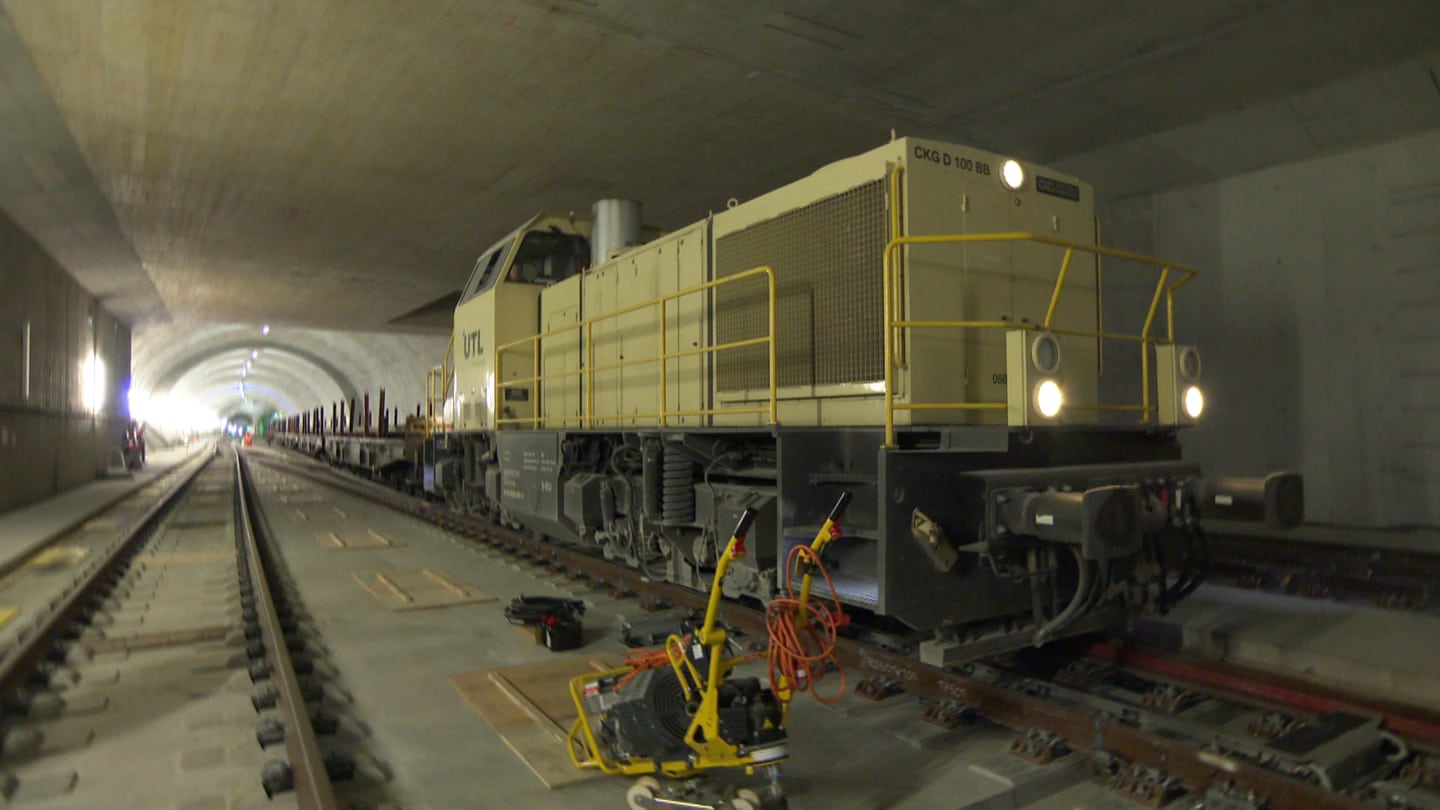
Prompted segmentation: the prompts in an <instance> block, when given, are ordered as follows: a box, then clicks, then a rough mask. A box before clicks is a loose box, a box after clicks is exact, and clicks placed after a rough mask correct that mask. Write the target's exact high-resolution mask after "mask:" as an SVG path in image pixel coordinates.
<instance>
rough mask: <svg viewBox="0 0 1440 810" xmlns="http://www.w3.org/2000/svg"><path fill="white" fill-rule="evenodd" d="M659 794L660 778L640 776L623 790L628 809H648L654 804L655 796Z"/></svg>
mask: <svg viewBox="0 0 1440 810" xmlns="http://www.w3.org/2000/svg"><path fill="white" fill-rule="evenodd" d="M659 795H660V780H658V779H656V778H654V777H652V776H642V777H640V778H639V779H636V780H635V784H633V785H631V786H630V789H629V790H627V791H625V803H626V804H627V805H629V806H630V810H650V808H653V807H654V806H655V797H657V796H659Z"/></svg>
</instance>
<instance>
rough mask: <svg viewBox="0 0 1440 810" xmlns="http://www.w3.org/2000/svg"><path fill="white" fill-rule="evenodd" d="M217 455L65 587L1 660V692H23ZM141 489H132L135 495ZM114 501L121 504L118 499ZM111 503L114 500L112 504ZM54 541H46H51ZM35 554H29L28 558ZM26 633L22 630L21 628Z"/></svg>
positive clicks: (195, 465)
mask: <svg viewBox="0 0 1440 810" xmlns="http://www.w3.org/2000/svg"><path fill="white" fill-rule="evenodd" d="M214 458H215V456H214V454H211V455H210V457H209V458H205V459H202V460H199V461H195V462H192V463H191V464H192V466H191V467H190V468H189V469H188V470H185V471H183V472H181V473H180V477H179V479H178V480H177V481H176V482H175V483H174V484H173V485H172V486H171V487H170V488H169V489H167V490H166V491H165V492H164V493H163V494H162V495H161V496H160V498H159V499H158V500H157V501H156V502H155V503H154V504H153V505H151V507H150V508H149V509H147V510H145V513H144V514H143V515H141V516H140V519H139V520H137V521H135V522H134V523H133V524H132V525H131V526H130V527H129V528H128V529H127V530H125V533H124V535H123V536H122V537H121V538H120V540H119V541H117V542H115V543H113V544H112V545H111V546H110V548H109V549H108V550H106V551H105V552H104V554H103V556H102V557H101V558H100V561H99V562H98V563H95V564H94V565H93V566H92V567H91V568H90V572H89V573H88V574H85V575H83V576H81V577H80V578H79V579H78V580H76V581H75V582H72V583H71V584H70V585H69V586H67V587H66V589H65V591H64V595H63V596H61V598H60V600H59V601H58V602H56V603H52V605H53V607H52V608H51V610H50V612H49V613H47V614H45V617H44V618H43V619H42V620H41V621H40V623H39V625H38V627H36V628H35V630H34V631H33V632H31V633H29V634H28V635H27V636H26V637H25V638H24V640H23V641H21V642H20V644H19V645H17V646H15V647H12V648H10V649H9V650H7V651H6V652H5V653H4V657H3V659H0V695H11V694H14V693H16V692H17V691H20V690H21V689H23V687H24V686H25V682H26V680H27V678H28V677H29V675H30V673H31V672H32V671H33V670H34V669H35V667H36V666H37V665H39V664H40V663H41V662H43V661H44V660H45V659H46V658H47V657H49V655H50V653H51V651H52V648H53V646H54V643H55V642H56V641H58V640H59V639H60V638H61V637H62V636H63V635H64V633H65V632H66V630H68V629H69V628H70V626H71V625H72V624H73V623H74V622H75V619H76V617H77V616H79V615H80V614H81V613H82V612H83V611H84V610H85V608H86V607H87V606H88V605H89V604H90V602H91V600H92V599H93V598H94V596H95V594H96V592H97V591H99V589H100V588H101V586H102V585H104V584H105V583H106V581H107V580H108V579H109V578H110V576H111V575H112V574H114V573H115V572H117V571H119V570H120V569H121V568H122V567H123V566H124V565H125V564H126V563H127V562H128V561H129V559H130V556H131V554H130V552H132V551H134V550H135V549H136V547H137V546H138V545H139V544H140V542H141V541H142V540H144V539H145V538H146V537H147V536H148V535H149V532H150V531H151V530H152V529H153V528H154V527H155V526H156V525H157V524H158V523H159V521H160V518H161V517H163V516H164V515H165V514H166V513H167V512H168V511H169V509H170V507H171V506H172V505H174V503H175V502H176V501H177V500H178V499H179V496H180V495H181V494H182V493H183V492H184V491H185V490H186V488H187V487H188V486H189V485H190V483H191V482H192V481H194V480H195V478H196V476H198V475H199V474H200V471H201V470H203V469H205V468H206V467H208V466H209V465H210V462H211V461H213V460H214ZM136 492H138V490H131V491H130V494H131V495H134V494H135V493H136ZM115 503H119V500H118V499H117V500H116V501H115ZM111 505H112V506H113V505H114V503H112V504H111ZM52 542H54V541H53V540H50V541H47V543H46V544H47V545H48V544H49V543H52ZM30 556H33V555H26V558H27V559H28V558H29V557H30ZM22 632H23V631H22Z"/></svg>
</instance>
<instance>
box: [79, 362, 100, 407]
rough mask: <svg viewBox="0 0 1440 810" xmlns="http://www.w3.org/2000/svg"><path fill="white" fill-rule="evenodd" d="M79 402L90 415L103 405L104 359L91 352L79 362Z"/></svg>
mask: <svg viewBox="0 0 1440 810" xmlns="http://www.w3.org/2000/svg"><path fill="white" fill-rule="evenodd" d="M80 402H81V404H83V405H84V406H85V410H87V411H89V412H90V413H91V414H92V415H93V414H98V413H100V409H101V408H103V407H104V406H105V361H104V360H101V359H100V358H99V357H97V356H95V355H93V354H92V355H90V356H89V357H87V358H85V362H83V363H81V364H80Z"/></svg>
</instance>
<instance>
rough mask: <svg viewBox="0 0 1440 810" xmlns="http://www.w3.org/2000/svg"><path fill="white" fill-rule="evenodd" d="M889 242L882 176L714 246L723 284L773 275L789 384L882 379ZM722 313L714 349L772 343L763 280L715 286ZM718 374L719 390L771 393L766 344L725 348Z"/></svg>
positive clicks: (783, 381)
mask: <svg viewBox="0 0 1440 810" xmlns="http://www.w3.org/2000/svg"><path fill="white" fill-rule="evenodd" d="M886 236H887V226H886V218H885V184H884V181H883V180H875V181H873V182H870V183H866V184H865V185H862V186H857V187H855V188H853V189H850V190H849V191H845V192H842V193H840V194H836V195H835V196H833V197H827V198H825V199H823V200H819V201H816V202H814V203H811V204H810V205H807V206H805V207H803V208H797V209H795V210H793V211H789V212H787V213H785V214H782V215H780V216H778V217H775V218H774V219H769V220H766V221H764V222H760V223H756V224H755V225H752V226H750V227H749V228H746V229H744V230H742V231H737V232H735V233H732V234H728V235H726V236H723V237H721V238H720V239H718V240H716V243H715V275H716V277H717V278H724V277H726V276H730V275H734V274H736V273H740V272H743V271H745V270H749V269H750V268H752V267H758V266H760V265H769V266H770V267H773V268H774V269H775V287H776V291H775V297H776V333H777V335H778V341H777V355H778V358H777V359H778V363H779V366H780V368H779V384H780V386H781V387H786V386H795V385H829V384H834V383H861V382H873V381H875V380H880V379H883V378H884V376H885V370H884V367H883V363H882V361H883V356H882V355H883V352H884V323H883V321H882V318H881V314H882V313H881V308H882V305H883V297H884V290H883V289H882V285H881V260H882V259H883V256H884V251H885V242H886ZM715 310H716V315H715V342H716V343H721V344H723V343H730V342H733V341H738V340H748V339H750V338H757V337H764V335H765V330H766V317H765V315H766V311H765V285H764V284H763V282H762V281H761V280H758V279H757V280H755V281H754V282H750V281H741V282H736V283H735V284H730V285H724V286H721V287H717V288H716V290H715ZM715 369H716V371H715V373H716V388H717V390H720V391H736V390H743V389H757V388H764V387H765V386H766V380H767V379H768V374H769V371H768V363H767V361H766V353H765V346H763V345H760V346H750V347H746V348H743V349H732V350H728V351H723V352H719V353H718V354H717V355H716V360H715Z"/></svg>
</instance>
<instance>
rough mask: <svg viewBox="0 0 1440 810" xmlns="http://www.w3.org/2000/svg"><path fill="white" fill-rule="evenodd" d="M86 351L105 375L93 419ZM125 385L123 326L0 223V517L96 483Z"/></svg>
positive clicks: (10, 224) (119, 418)
mask: <svg viewBox="0 0 1440 810" xmlns="http://www.w3.org/2000/svg"><path fill="white" fill-rule="evenodd" d="M27 324H28V325H29V333H30V345H29V355H30V356H29V367H30V385H29V392H28V396H27V392H26V391H25V379H24V378H25V362H26V358H25V341H24V332H25V328H26V325H27ZM92 352H93V353H94V355H95V356H96V357H98V358H99V359H100V360H101V361H102V362H103V363H104V366H105V368H104V375H103V379H101V380H100V381H99V382H100V388H101V389H102V391H103V401H102V404H101V406H100V409H99V410H98V412H95V413H91V412H90V410H89V409H88V408H87V407H86V403H85V393H84V379H83V377H84V371H83V370H84V363H85V362H86V359H87V358H88V357H89V356H90V355H91V353H92ZM129 376H130V329H129V327H127V326H126V325H125V324H123V323H121V322H120V321H118V320H116V319H115V317H114V316H112V315H111V314H110V313H109V312H107V311H106V310H105V309H104V307H102V306H101V305H100V303H99V301H98V300H97V299H96V298H95V297H93V296H91V295H90V294H89V293H87V292H86V291H85V290H84V289H83V288H81V286H80V285H79V284H78V283H77V282H76V281H75V279H74V278H72V277H71V276H70V274H69V273H67V272H66V271H65V270H64V268H62V267H61V266H60V265H59V263H57V262H56V261H55V260H54V259H53V258H52V257H51V256H50V254H48V253H47V252H46V251H45V250H44V249H43V248H41V247H40V245H39V244H37V243H36V242H35V240H34V239H32V238H30V236H29V235H28V234H26V233H25V232H24V231H23V230H22V229H21V228H20V227H19V226H17V225H16V224H15V223H14V221H12V220H11V219H10V218H9V217H8V216H5V215H4V214H0V512H5V511H8V510H11V509H14V508H16V507H19V506H22V505H24V504H27V503H31V502H33V501H37V500H40V499H42V498H45V497H48V496H50V495H53V494H55V493H57V492H61V491H63V490H66V489H69V488H71V487H74V486H77V485H79V484H82V483H84V482H86V481H89V480H92V479H94V478H95V477H96V475H97V474H98V473H99V472H100V471H101V470H102V469H103V468H104V465H105V460H106V454H107V451H111V450H113V449H114V448H118V447H120V444H121V441H122V440H123V438H124V430H125V425H126V422H127V419H128V417H127V405H126V400H125V393H124V392H125V390H126V386H127V382H128V380H129Z"/></svg>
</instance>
